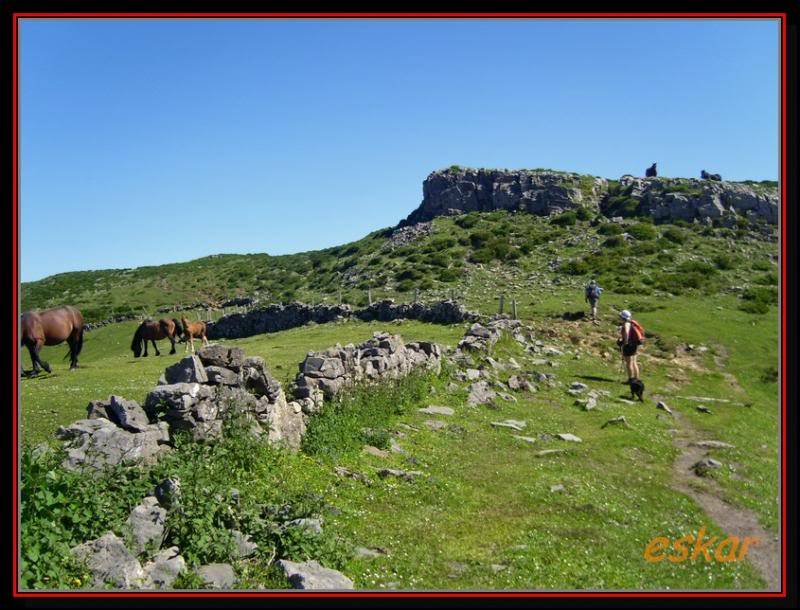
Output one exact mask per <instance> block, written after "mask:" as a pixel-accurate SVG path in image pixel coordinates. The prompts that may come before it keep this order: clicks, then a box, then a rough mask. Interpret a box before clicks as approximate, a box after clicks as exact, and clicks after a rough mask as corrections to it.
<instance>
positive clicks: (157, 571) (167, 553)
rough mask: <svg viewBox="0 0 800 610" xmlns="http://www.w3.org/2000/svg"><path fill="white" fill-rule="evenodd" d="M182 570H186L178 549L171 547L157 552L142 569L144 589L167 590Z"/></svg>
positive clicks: (184, 561)
mask: <svg viewBox="0 0 800 610" xmlns="http://www.w3.org/2000/svg"><path fill="white" fill-rule="evenodd" d="M184 570H186V560H185V559H184V558H183V557H181V555H180V551H179V550H178V547H176V546H172V547H170V548H168V549H164V550H162V551H159V552H158V553H156V554H155V555H154V556H153V559H152V561H150V562H149V563H147V564H145V566H144V568H143V571H144V575H145V579H146V582H147V585H146V587H147V588H148V589H150V588H153V589H168V588H170V587H171V586H172V583H173V582H174V581H175V579H176V578H177V577H178V576H179V575H180V574H181V572H183V571H184Z"/></svg>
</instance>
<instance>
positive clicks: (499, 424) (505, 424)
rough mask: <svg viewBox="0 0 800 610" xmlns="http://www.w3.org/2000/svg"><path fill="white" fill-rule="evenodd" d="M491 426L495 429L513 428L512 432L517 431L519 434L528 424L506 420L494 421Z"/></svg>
mask: <svg viewBox="0 0 800 610" xmlns="http://www.w3.org/2000/svg"><path fill="white" fill-rule="evenodd" d="M491 425H492V426H493V427H494V428H511V429H512V430H516V431H517V432H522V430H524V429H525V426H527V425H528V424H527V422H524V421H517V420H515V419H506V420H504V421H493V422H491Z"/></svg>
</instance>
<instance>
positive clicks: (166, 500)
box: [155, 477, 181, 509]
mask: <svg viewBox="0 0 800 610" xmlns="http://www.w3.org/2000/svg"><path fill="white" fill-rule="evenodd" d="M155 496H156V500H158V503H159V504H161V505H162V506H164V507H165V508H168V509H171V508H175V507H177V506H178V505H180V502H181V480H180V479H179V478H178V477H168V478H166V479H164V480H163V481H161V482H160V483H159V484H158V485H156V488H155Z"/></svg>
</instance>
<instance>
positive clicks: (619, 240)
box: [603, 235, 625, 248]
mask: <svg viewBox="0 0 800 610" xmlns="http://www.w3.org/2000/svg"><path fill="white" fill-rule="evenodd" d="M624 245H625V238H624V237H622V235H614V236H613V237H609V238H608V239H607V240H605V241H604V242H603V247H604V248H622V247H623V246H624Z"/></svg>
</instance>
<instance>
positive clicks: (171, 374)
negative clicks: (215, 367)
mask: <svg viewBox="0 0 800 610" xmlns="http://www.w3.org/2000/svg"><path fill="white" fill-rule="evenodd" d="M164 378H165V379H166V380H167V383H168V384H172V383H207V382H208V376H207V375H206V370H205V368H204V367H203V363H202V362H201V361H200V358H199V357H198V356H196V355H195V354H190V355H189V356H185V357H183V358H181V359H180V360H179V361H178V362H176V363H175V364H173V365H172V366H168V367H167V368H166V369H164Z"/></svg>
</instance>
